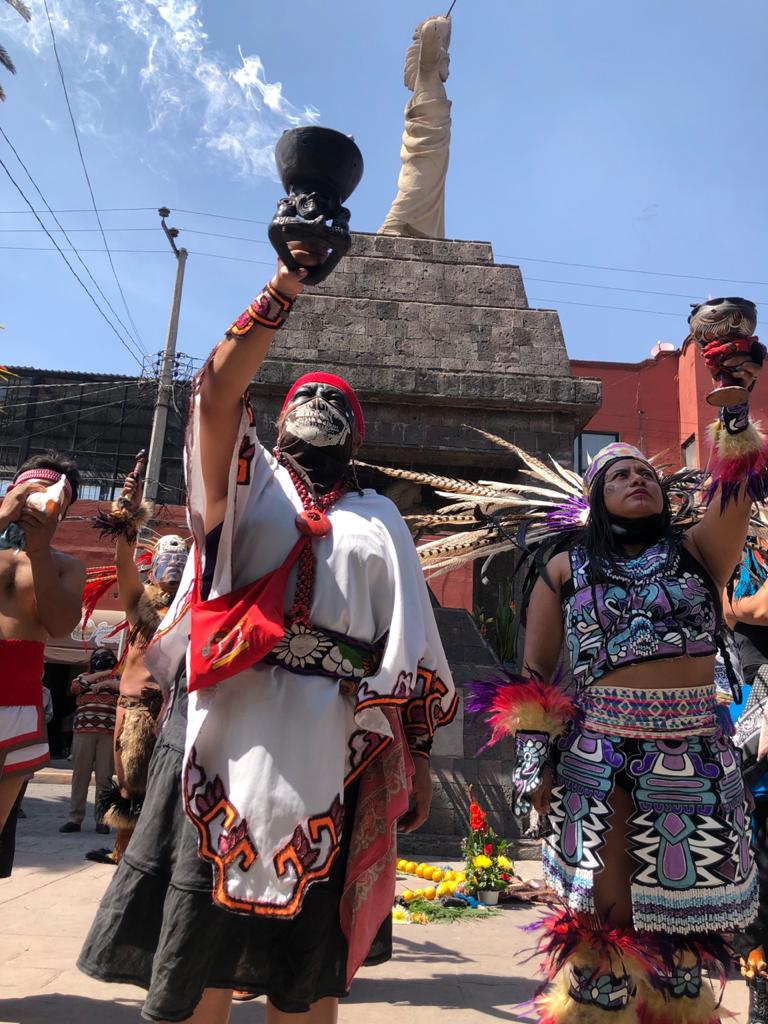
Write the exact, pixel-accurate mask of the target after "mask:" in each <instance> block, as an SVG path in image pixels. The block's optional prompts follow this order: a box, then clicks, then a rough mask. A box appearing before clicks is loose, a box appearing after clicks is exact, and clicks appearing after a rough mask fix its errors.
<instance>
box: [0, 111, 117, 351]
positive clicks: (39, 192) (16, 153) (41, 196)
mask: <svg viewBox="0 0 768 1024" xmlns="http://www.w3.org/2000/svg"><path fill="white" fill-rule="evenodd" d="M0 135H2V137H3V138H4V139H5V141H6V143H7V145H8V146H9V148H10V150H11V152H12V153H13V155H14V156H15V157H16V159H17V160H18V162H19V164H20V165H21V167H22V168H23V170H24V173H25V174H26V176H27V177H28V178H29V180H30V182H31V183H32V187H33V188H34V190H35V191H36V192H37V194H38V195H39V196H40V198H41V199H42V201H43V202H44V203H45V205H46V207H47V208H48V212H49V213H50V215H51V216H52V217H53V219H54V221H55V222H56V223H57V224H58V225H59V228H58V230H59V231H61V233H62V234H63V235H64V237H65V238H66V240H67V241H68V242H69V244H70V245H71V246H72V252H73V253H74V254H75V256H76V257H77V259H78V261H79V262H80V264H81V265H82V267H83V269H84V270H85V272H86V274H87V275H88V277H90V279H91V281H92V282H93V284H94V285H95V287H96V289H97V291H98V293H99V295H101V297H102V299H103V300H104V301H105V302H106V304H107V306H108V307H109V310H110V312H111V313H112V315H113V316H114V318H115V319H116V320H117V322H118V323H119V324H120V326H121V327H122V328H123V330H124V331H125V333H126V336H127V337H128V338H130V340H131V341H132V342H133V338H132V337H131V332H130V331H129V330H128V328H127V327H126V326H125V324H124V323H123V321H122V320H121V319H120V317H119V316H118V315H117V311H116V310H115V308H114V306H113V305H112V303H111V302H110V301H109V299H108V298H107V296H106V295H105V294H104V292H103V291H102V289H101V286H100V285H99V282H98V281H97V280H96V278H95V277H94V276H93V274H92V273H91V271H90V268H89V266H88V264H87V263H86V262H85V260H84V259H83V258H82V257H81V255H80V253H79V252H78V251H77V249H76V248H75V243H74V242H73V241H72V239H71V238H70V237H69V235H68V234H67V232H66V231H65V230H64V228H63V227H62V224H61V221H60V220H59V219H58V217H57V216H56V214H55V213H54V212H53V210H52V209H51V207H50V204H49V203H48V200H47V199H46V198H45V196H44V195H43V193H42V191H41V190H40V186H39V185H38V184H37V182H36V181H35V179H34V178H33V177H32V173H31V171H30V170H29V168H28V167H27V165H26V164H25V163H24V161H23V160H22V159H21V157H20V156H19V153H18V151H17V149H16V147H15V146H14V144H13V143H12V142H11V140H10V139H9V138H8V136H7V135H6V133H5V132H4V131H3V128H2V126H0ZM3 230H5V229H3ZM24 230H25V231H35V232H39V231H41V230H42V229H41V228H24ZM94 230H95V229H94ZM51 233H56V234H58V231H55V232H54V231H53V230H52V232H51ZM99 251H101V250H99Z"/></svg>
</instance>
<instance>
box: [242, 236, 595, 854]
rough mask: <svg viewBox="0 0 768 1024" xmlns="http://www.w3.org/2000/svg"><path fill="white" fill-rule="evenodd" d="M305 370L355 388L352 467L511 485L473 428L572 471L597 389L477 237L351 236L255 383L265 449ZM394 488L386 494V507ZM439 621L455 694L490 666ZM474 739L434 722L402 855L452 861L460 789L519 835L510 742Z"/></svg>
mask: <svg viewBox="0 0 768 1024" xmlns="http://www.w3.org/2000/svg"><path fill="white" fill-rule="evenodd" d="M312 369H324V370H327V371H331V372H336V373H339V374H341V375H342V376H344V377H346V378H347V379H348V380H349V382H350V383H351V384H352V385H353V387H355V388H356V389H357V391H358V393H359V396H360V399H361V402H362V404H363V409H364V412H365V417H366V427H367V429H366V440H365V446H364V448H363V450H362V452H361V458H363V459H364V460H365V461H367V462H379V463H385V464H389V465H396V466H401V467H406V468H416V469H419V470H426V471H429V470H433V471H437V472H441V471H450V472H453V473H454V474H455V475H457V476H464V477H469V478H472V479H477V478H478V477H482V476H486V477H488V476H490V477H493V475H494V474H498V478H500V479H513V478H514V476H515V474H516V472H517V470H518V460H517V459H516V457H515V456H514V454H513V453H512V452H510V451H509V450H505V449H500V448H499V447H498V446H497V445H494V444H493V443H491V442H490V441H488V440H486V439H485V438H484V437H482V436H481V435H480V434H479V433H477V432H476V431H475V430H473V427H479V428H481V429H482V430H484V431H487V432H489V433H492V434H498V435H501V436H502V437H504V438H506V439H508V440H510V441H512V442H514V443H515V444H518V445H520V446H521V447H523V448H526V449H527V450H528V451H531V452H533V453H534V454H536V455H539V456H540V457H546V456H548V455H550V454H551V455H552V456H554V457H555V458H556V459H558V460H560V461H563V462H565V463H566V464H568V465H570V463H571V452H572V445H573V438H574V435H575V434H576V433H577V432H578V431H579V430H580V429H581V428H582V426H583V425H584V424H585V423H586V422H587V421H588V420H589V419H590V418H591V417H592V415H593V414H594V412H595V411H596V410H597V408H598V407H599V404H600V382H599V381H597V380H590V379H588V378H583V377H573V376H572V375H571V372H570V366H569V362H568V355H567V352H566V348H565V343H564V340H563V334H562V330H561V327H560V320H559V317H558V315H557V313H556V312H555V311H554V310H539V309H530V308H529V306H528V300H527V297H526V293H525V286H524V283H523V278H522V274H521V272H520V269H519V267H515V266H507V265H499V264H496V263H495V262H494V259H493V252H492V249H491V246H490V245H489V244H488V243H486V242H464V241H450V240H443V239H412V238H402V237H396V236H389V235H362V234H357V235H355V236H354V243H353V248H352V252H351V253H350V255H349V256H347V257H346V258H345V259H344V260H342V261H341V263H340V264H339V266H338V268H337V269H336V271H335V272H334V273H333V274H332V275H331V276H330V277H329V278H328V279H327V280H326V281H324V282H323V283H322V284H320V285H319V286H317V287H315V288H311V289H307V291H306V292H305V293H304V294H303V295H302V296H301V298H300V299H299V301H298V302H297V303H296V306H295V307H294V311H293V312H292V314H291V316H290V318H289V320H288V324H287V325H286V327H285V328H284V329H283V330H281V331H279V332H278V334H277V335H276V337H275V341H274V344H273V346H272V349H271V351H270V355H269V358H268V359H267V360H266V361H265V363H264V365H263V367H262V370H261V372H260V373H259V376H258V378H257V379H256V380H255V381H254V383H253V386H252V397H253V400H254V411H255V414H256V417H257V425H258V429H259V432H260V435H261V437H262V438H263V439H264V441H265V442H266V443H270V442H271V441H272V439H273V438H274V422H275V420H276V418H277V415H278V412H279V409H280V405H281V404H282V400H283V397H284V395H285V392H286V390H287V389H288V387H289V386H290V384H291V383H292V382H293V381H294V380H295V379H296V377H298V376H299V375H301V374H302V373H306V372H307V371H308V370H312ZM416 490H418V489H416ZM405 492H406V489H404V488H399V489H398V488H397V487H395V486H394V485H392V486H391V489H388V490H387V493H389V494H390V496H391V497H392V498H393V500H395V501H399V500H400V498H404V496H405ZM400 507H401V508H402V507H403V506H402V504H401V505H400ZM498 562H499V565H500V564H501V559H499V560H498ZM496 571H497V572H498V571H499V566H496ZM494 601H495V595H494ZM437 619H438V625H439V627H440V632H441V636H442V638H443V642H444V644H445V647H446V651H447V653H448V658H449V661H450V664H451V668H452V670H453V673H454V677H455V679H456V683H457V686H458V689H459V693H460V694H461V692H462V687H463V685H464V684H465V683H466V682H467V681H469V680H470V679H475V678H478V677H479V676H483V675H486V676H487V675H490V674H492V673H493V672H495V671H498V669H499V665H498V663H497V662H496V659H495V657H494V655H493V653H492V652H491V651H490V650H489V648H488V646H487V645H486V644H485V642H484V640H483V639H482V637H481V636H480V634H479V632H478V630H477V628H476V627H475V624H474V622H473V620H472V618H471V616H470V615H469V614H468V613H467V612H466V611H459V610H454V609H439V610H438V612H437ZM484 741H485V736H484V730H482V728H481V727H480V726H479V725H478V724H477V723H476V722H474V721H472V720H470V719H469V718H467V717H465V716H464V714H463V708H460V710H459V713H458V715H457V717H456V720H455V721H454V722H453V723H452V724H451V725H450V726H448V727H446V728H445V729H442V730H440V731H439V733H438V736H437V739H436V742H435V747H434V751H433V761H432V767H433V780H434V787H435V789H434V799H433V806H432V813H431V815H430V818H429V820H428V822H427V823H426V824H425V826H424V827H423V828H422V829H421V830H420V831H419V832H418V833H415V834H412V835H409V836H407V837H403V839H402V841H401V846H402V849H403V851H404V852H405V851H410V850H412V851H414V852H416V851H418V850H428V851H429V852H430V853H431V854H432V855H446V856H447V855H449V854H452V855H456V854H457V852H458V848H459V842H460V839H461V837H462V836H463V835H464V834H465V832H466V829H467V809H468V805H469V796H468V791H467V787H468V785H470V784H471V785H472V786H473V787H474V790H475V793H476V796H477V798H478V800H479V801H480V803H481V804H482V805H483V806H484V807H485V808H486V810H487V811H488V812H489V816H490V821H491V824H492V825H493V827H494V828H495V829H496V831H497V832H498V833H499V834H502V835H505V836H507V837H509V838H511V839H514V840H517V841H518V843H519V841H520V839H521V829H520V824H519V822H518V821H517V820H516V819H514V818H513V817H512V816H511V814H510V810H509V808H510V805H511V799H510V798H511V791H510V781H509V776H510V768H511V757H512V750H511V749H510V744H508V743H507V744H499V745H498V746H497V747H494V748H493V749H492V750H490V751H484V752H482V753H478V751H479V750H480V747H481V746H482V744H483V743H484Z"/></svg>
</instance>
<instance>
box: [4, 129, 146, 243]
mask: <svg viewBox="0 0 768 1024" xmlns="http://www.w3.org/2000/svg"><path fill="white" fill-rule="evenodd" d="M8 144H9V145H10V143H8ZM19 162H21V161H19ZM43 202H45V200H43ZM46 206H48V204H47V203H46ZM43 212H45V211H43ZM48 213H50V214H51V215H52V216H54V217H55V214H54V212H53V210H52V209H51V208H50V207H48ZM56 223H57V224H58V225H59V227H58V229H57V228H51V231H53V233H54V234H56V235H57V234H59V232H61V233H62V234H65V235H66V234H67V231H68V232H69V234H70V235H98V234H101V233H102V232H104V231H157V228H67V229H66V231H65V230H64V228H63V227H62V226H61V224H60V223H59V221H58V220H57V221H56ZM0 234H3V235H39V234H40V228H0ZM98 251H99V252H103V251H104V250H103V249H99V250H98Z"/></svg>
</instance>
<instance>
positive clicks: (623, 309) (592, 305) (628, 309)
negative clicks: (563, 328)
mask: <svg viewBox="0 0 768 1024" xmlns="http://www.w3.org/2000/svg"><path fill="white" fill-rule="evenodd" d="M528 301H529V302H549V303H552V305H551V306H550V307H546V308H555V307H556V306H563V305H564V306H584V307H585V308H587V309H612V310H615V311H617V312H620V313H652V314H653V315H654V316H674V317H677V319H678V320H679V319H680V318H681V316H682V314H681V313H670V312H669V311H667V310H663V309H637V307H635V306H608V305H600V304H598V303H596V302H576V301H575V300H574V299H540V298H536V297H534V296H533V295H530V296H529V297H528ZM757 322H758V324H762V325H764V324H766V323H768V321H766V320H758V321H757Z"/></svg>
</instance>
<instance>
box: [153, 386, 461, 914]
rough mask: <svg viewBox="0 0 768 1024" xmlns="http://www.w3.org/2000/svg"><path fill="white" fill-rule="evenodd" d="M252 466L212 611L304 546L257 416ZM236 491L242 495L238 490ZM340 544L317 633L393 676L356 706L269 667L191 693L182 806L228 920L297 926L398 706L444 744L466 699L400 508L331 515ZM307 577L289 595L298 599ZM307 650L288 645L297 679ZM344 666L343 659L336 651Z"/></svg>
mask: <svg viewBox="0 0 768 1024" xmlns="http://www.w3.org/2000/svg"><path fill="white" fill-rule="evenodd" d="M240 437H241V444H240V446H239V452H240V454H239V455H237V454H236V455H235V457H234V458H233V459H232V464H231V467H230V486H229V498H228V502H227V511H226V517H225V520H224V525H223V528H222V535H221V541H220V545H219V550H218V555H217V559H216V566H215V570H214V573H213V585H212V588H211V591H210V595H209V597H216V596H219V595H222V594H227V593H230V592H231V591H232V590H235V589H237V588H238V587H241V586H243V585H245V584H248V583H250V582H252V581H253V580H256V579H258V578H260V577H262V576H264V575H265V574H266V573H268V572H270V571H271V570H273V569H276V568H277V567H278V566H280V565H281V564H282V563H283V562H284V560H285V558H286V557H287V555H288V553H289V552H290V550H291V549H292V547H293V546H294V544H295V543H296V540H297V538H298V536H299V534H298V532H297V529H296V526H295V522H294V520H295V517H296V515H297V513H298V512H300V511H301V509H302V505H301V500H300V498H299V496H298V494H297V493H296V490H295V488H294V486H293V483H292V481H291V478H290V475H289V474H288V471H287V470H286V469H285V468H284V467H282V466H281V465H279V464H278V463H277V462H276V460H275V459H274V458H273V456H272V455H271V454H270V453H269V452H267V451H266V450H265V449H264V448H263V447H262V446H261V445H260V443H259V441H258V438H257V437H256V434H255V430H254V428H253V426H252V418H251V417H250V415H249V410H248V409H247V408H246V409H245V410H244V413H243V421H242V429H241V434H240ZM198 438H199V402H198V401H196V402H195V406H194V409H193V417H192V423H191V425H190V434H189V437H188V450H187V466H186V469H187V484H188V493H189V508H190V517H191V526H192V530H193V535H194V538H195V542H196V544H198V546H199V550H200V551H201V552H202V551H203V550H204V538H203V535H202V521H203V509H204V504H203V485H202V473H201V467H200V457H199V443H198ZM238 480H239V481H240V482H239V483H238ZM328 515H329V518H330V521H331V526H332V530H331V532H330V533H329V534H327V535H326V536H324V537H321V538H318V539H316V540H315V541H314V542H313V547H314V552H315V557H316V574H315V587H314V594H313V600H312V608H311V620H312V623H313V624H315V625H317V626H319V627H322V628H323V629H327V630H332V631H334V632H336V633H340V634H344V635H345V636H349V637H350V638H353V639H356V640H360V641H365V642H368V643H373V642H376V641H379V640H381V639H382V638H386V642H385V647H384V651H383V657H382V660H381V664H380V666H379V668H378V670H377V671H376V672H375V674H373V675H371V676H369V677H366V678H364V679H363V680H362V681H360V682H359V684H358V687H357V696H356V697H353V696H349V695H345V694H343V693H342V691H341V689H340V687H339V683H338V682H337V680H336V679H333V678H328V677H327V676H320V675H299V674H297V673H296V672H292V671H289V670H288V669H287V668H283V667H282V666H278V665H273V664H266V663H260V664H258V665H257V666H255V667H253V668H251V669H248V670H246V671H244V672H241V673H239V674H238V675H236V676H233V677H232V678H230V679H228V680H226V681H224V682H221V683H219V684H217V685H216V686H214V687H212V688H210V689H205V690H198V691H196V692H194V693H191V694H190V698H189V721H188V728H187V741H186V752H185V770H184V793H185V805H186V811H187V814H188V816H189V817H190V818H191V820H192V821H193V823H194V824H195V825H196V826H197V829H198V832H199V835H200V854H201V856H203V857H205V858H206V859H208V860H210V861H211V863H212V864H213V867H214V898H215V899H216V901H217V902H218V903H220V904H222V905H224V906H227V907H229V908H231V909H237V910H242V911H248V912H253V913H259V914H266V915H269V916H284V917H288V916H292V915H293V914H295V913H297V912H298V910H299V909H300V907H301V902H302V899H303V896H304V893H305V892H306V889H307V887H308V885H310V884H312V883H313V882H314V881H317V880H320V879H322V878H325V877H327V875H328V873H329V871H330V868H331V865H332V863H333V860H334V858H335V857H336V855H337V852H338V847H339V840H340V831H341V816H342V815H341V808H342V805H343V800H344V785H345V780H346V781H347V782H349V781H350V780H351V779H352V778H354V777H356V775H357V774H359V772H360V771H362V770H363V769H364V767H365V765H366V764H367V763H369V761H370V760H371V758H372V757H373V756H375V754H376V753H377V752H378V751H379V750H380V749H381V748H382V746H383V745H384V744H386V743H387V742H388V741H389V739H390V738H391V730H390V727H389V724H388V723H387V721H386V717H385V716H384V714H383V713H382V711H381V706H382V705H390V706H392V705H394V706H399V707H401V710H402V714H403V718H404V720H405V723H406V725H408V723H409V722H410V724H411V727H413V728H416V729H417V730H418V728H419V723H423V730H424V731H427V732H430V733H431V732H432V731H433V730H434V728H436V727H437V726H438V725H440V724H444V723H445V722H447V721H450V719H451V718H452V717H453V713H454V711H455V705H456V696H455V691H454V687H453V682H452V680H451V675H450V670H449V668H448V664H447V662H446V659H445V654H444V651H443V647H442V644H441V641H440V637H439V635H438V631H437V626H436V624H435V620H434V615H433V612H432V608H431V604H430V601H429V594H428V591H427V587H426V583H425V581H424V576H423V573H422V571H421V568H420V566H419V562H418V559H417V556H416V551H415V548H414V545H413V541H412V539H411V536H410V534H409V532H408V529H407V527H406V525H405V523H404V522H403V520H402V518H401V516H400V514H399V512H398V511H397V508H396V507H395V506H394V505H393V503H392V502H391V501H389V500H388V499H387V498H384V497H382V496H380V495H378V494H376V492H375V491H371V490H366V491H365V492H364V493H363V494H362V495H360V494H358V493H356V492H351V493H348V494H346V495H345V496H344V497H343V498H342V499H341V500H340V501H339V502H338V503H337V504H336V505H334V506H333V507H332V508H331V509H330V511H329V513H328ZM193 565H194V559H193V558H190V560H189V562H188V564H187V568H186V571H185V575H184V579H183V580H182V584H181V587H180V588H179V593H178V595H177V597H176V600H175V601H174V604H173V606H172V607H171V609H170V611H169V614H168V616H167V619H166V622H167V623H169V625H168V626H166V625H165V624H164V625H163V628H162V629H161V630H160V632H159V633H158V635H157V637H156V639H155V641H154V642H153V645H152V647H151V648H150V651H149V653H148V660H149V663H150V664H151V666H152V669H153V671H154V673H155V676H156V678H158V679H159V680H160V681H161V682H162V683H164V684H165V685H166V686H170V685H172V681H173V679H174V677H175V674H176V671H177V669H178V666H179V665H180V664H181V659H182V657H183V655H184V652H185V650H186V647H187V644H188V638H189V623H188V614H187V613H185V600H186V599H188V596H189V592H190V589H191V583H192V576H193V571H194V570H193ZM295 577H296V569H295V568H294V570H293V571H292V574H291V578H290V580H289V585H288V589H287V593H286V611H287V610H288V608H289V607H290V605H291V603H292V599H293V594H294V581H295ZM303 644H309V645H310V646H312V645H313V641H312V639H311V638H308V639H307V638H303V639H302V640H299V641H296V642H294V643H292V644H290V646H287V645H286V644H285V643H281V644H279V645H278V648H276V649H275V654H276V655H277V656H278V657H281V658H283V659H284V661H285V664H286V665H290V664H293V665H294V666H300V665H301V663H302V658H301V655H302V651H303V650H304V649H305V647H304V646H303ZM329 657H330V658H331V660H333V658H336V660H337V661H338V660H341V662H342V664H340V667H339V676H340V677H343V676H344V675H345V671H348V669H349V665H344V664H343V651H342V652H339V651H338V650H334V651H329Z"/></svg>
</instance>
